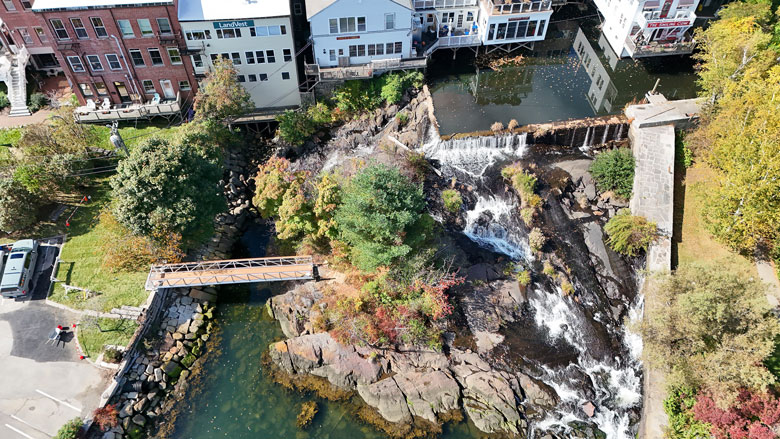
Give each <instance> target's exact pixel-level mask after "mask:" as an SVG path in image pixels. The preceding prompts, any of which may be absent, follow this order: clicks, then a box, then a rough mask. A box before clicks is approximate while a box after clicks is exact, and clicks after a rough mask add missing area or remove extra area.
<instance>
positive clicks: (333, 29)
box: [328, 18, 339, 34]
mask: <svg viewBox="0 0 780 439" xmlns="http://www.w3.org/2000/svg"><path fill="white" fill-rule="evenodd" d="M328 21H329V23H330V33H332V34H337V33H339V20H338V19H336V18H331V19H330V20H328Z"/></svg>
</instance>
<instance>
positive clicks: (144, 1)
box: [32, 0, 197, 106]
mask: <svg viewBox="0 0 780 439" xmlns="http://www.w3.org/2000/svg"><path fill="white" fill-rule="evenodd" d="M176 6H177V2H176V1H175V0H35V3H34V4H33V6H32V11H34V12H35V14H36V15H37V16H38V17H39V18H40V21H41V22H42V23H43V25H44V26H46V29H45V30H44V32H45V33H47V35H50V38H51V41H52V42H53V43H52V44H53V45H54V46H55V48H56V53H57V56H58V58H59V63H60V65H61V66H62V69H63V71H64V72H65V75H66V76H67V78H68V81H69V82H70V83H71V86H72V87H73V91H74V93H76V95H77V96H78V99H79V101H80V102H81V103H82V104H87V102H88V100H91V101H94V102H98V103H99V102H103V101H104V100H105V98H108V99H109V101H110V103H111V104H112V105H113V106H116V105H119V104H129V103H147V102H158V101H162V102H164V101H166V100H168V101H172V100H175V99H180V100H181V101H183V102H186V101H190V100H191V98H193V97H194V96H195V91H196V88H197V81H196V79H195V77H194V73H193V68H192V62H191V59H190V57H189V56H185V55H184V54H183V53H182V52H183V51H184V50H185V48H186V45H185V44H184V41H183V39H182V32H181V28H180V27H179V23H178V20H177V15H176Z"/></svg>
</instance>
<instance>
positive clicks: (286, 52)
mask: <svg viewBox="0 0 780 439" xmlns="http://www.w3.org/2000/svg"><path fill="white" fill-rule="evenodd" d="M282 53H283V54H284V62H290V61H292V50H290V49H284V50H282Z"/></svg>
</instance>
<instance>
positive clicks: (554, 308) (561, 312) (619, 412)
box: [529, 290, 642, 439]
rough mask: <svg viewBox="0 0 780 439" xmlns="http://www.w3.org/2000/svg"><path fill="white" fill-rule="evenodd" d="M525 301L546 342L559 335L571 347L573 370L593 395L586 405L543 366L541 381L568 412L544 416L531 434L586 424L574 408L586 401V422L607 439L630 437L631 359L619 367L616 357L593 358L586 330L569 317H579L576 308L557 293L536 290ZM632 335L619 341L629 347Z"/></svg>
mask: <svg viewBox="0 0 780 439" xmlns="http://www.w3.org/2000/svg"><path fill="white" fill-rule="evenodd" d="M529 301H530V302H531V305H532V307H533V308H534V309H535V311H536V314H535V320H536V324H537V325H538V326H541V327H545V328H547V330H548V332H549V335H550V337H551V338H553V339H555V338H558V337H562V338H563V339H564V340H566V342H567V343H569V344H570V345H572V346H574V347H575V348H576V349H577V351H578V352H579V355H578V360H577V361H578V366H579V369H580V370H581V371H583V372H584V373H585V374H586V375H587V376H588V377H589V378H590V380H591V382H592V383H593V387H594V390H595V393H596V397H595V400H593V401H590V400H588V399H586V398H585V397H583V396H582V395H580V393H579V392H577V391H576V390H574V389H572V388H571V387H570V386H568V385H567V384H566V382H567V379H566V377H565V375H566V371H565V370H563V371H560V370H558V371H555V370H552V369H550V368H548V367H543V368H544V370H545V372H546V376H544V377H542V380H543V381H544V382H545V383H547V384H549V385H550V386H552V387H553V389H555V391H556V392H557V393H558V396H559V397H560V398H561V404H560V407H569V410H558V411H557V412H553V413H550V414H549V415H548V416H547V418H545V419H544V420H542V421H540V422H538V423H536V424H535V425H534V428H535V431H544V430H548V429H551V428H554V427H559V428H563V429H564V430H565V429H567V428H569V427H568V426H567V425H568V424H569V423H571V422H572V421H588V419H586V418H584V417H582V416H581V415H580V414H579V413H581V412H579V411H578V410H577V408H579V407H582V406H583V405H584V404H586V403H588V402H592V403H593V404H595V406H596V407H597V409H596V412H595V414H594V416H593V417H592V418H590V419H589V420H590V421H592V422H594V423H595V424H596V425H597V426H598V427H599V429H600V430H601V431H603V432H604V433H606V435H607V438H608V439H630V438H632V437H633V435H632V433H631V426H630V417H629V414H628V409H630V408H632V407H635V406H637V405H638V404H640V403H641V400H642V393H641V391H642V386H641V379H640V375H639V373H638V370H639V364H638V363H637V360H636V358H634V357H633V356H632V358H630V359H628V361H627V362H626V363H628V364H621V360H620V358H615V361H614V364H615V365H610V364H606V363H604V362H601V361H599V360H597V359H595V358H593V357H592V356H591V354H590V350H589V349H588V344H587V340H584V339H583V337H584V334H585V333H586V331H583V330H581V328H580V322H579V321H578V320H577V319H576V317H575V316H577V315H578V314H579V313H578V312H577V311H576V310H575V309H574V307H575V306H576V305H575V304H573V303H572V301H571V300H569V299H567V298H565V297H564V296H563V294H562V292H561V291H555V292H551V293H550V292H545V291H541V290H536V291H535V294H534V296H533V297H532V298H530V300H529ZM634 309H636V307H635V308H634ZM632 336H633V334H631V333H630V332H629V331H627V330H624V337H623V338H624V342H626V344H628V345H629V346H631V345H632V344H633V343H631V342H629V338H631V337H632ZM569 367H572V366H569Z"/></svg>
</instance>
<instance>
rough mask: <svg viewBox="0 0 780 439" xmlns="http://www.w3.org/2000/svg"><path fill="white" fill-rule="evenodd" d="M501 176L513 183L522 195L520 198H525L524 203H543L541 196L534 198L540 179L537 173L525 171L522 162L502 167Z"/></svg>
mask: <svg viewBox="0 0 780 439" xmlns="http://www.w3.org/2000/svg"><path fill="white" fill-rule="evenodd" d="M501 176H502V177H504V178H505V179H507V180H509V181H510V182H511V183H512V187H513V188H514V189H515V191H517V193H518V194H519V195H520V198H521V199H522V200H523V204H525V205H530V204H536V205H540V204H541V201H542V200H541V198H539V199H538V201H537V200H532V197H533V195H534V191H535V190H536V183H537V181H538V179H537V178H536V175H534V174H532V173H530V172H528V171H525V170H524V169H523V167H522V165H520V163H515V164H512V165H509V166H507V167H505V168H504V169H502V170H501ZM537 198H538V196H537ZM531 207H538V206H531Z"/></svg>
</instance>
